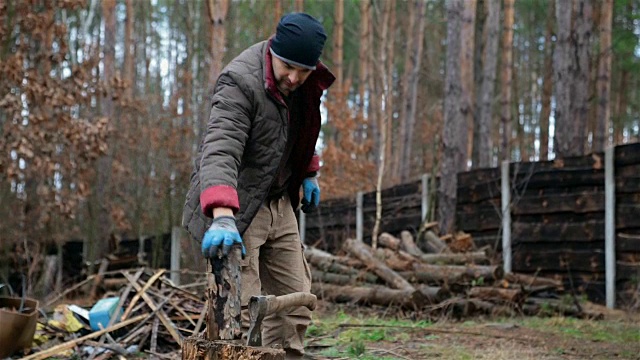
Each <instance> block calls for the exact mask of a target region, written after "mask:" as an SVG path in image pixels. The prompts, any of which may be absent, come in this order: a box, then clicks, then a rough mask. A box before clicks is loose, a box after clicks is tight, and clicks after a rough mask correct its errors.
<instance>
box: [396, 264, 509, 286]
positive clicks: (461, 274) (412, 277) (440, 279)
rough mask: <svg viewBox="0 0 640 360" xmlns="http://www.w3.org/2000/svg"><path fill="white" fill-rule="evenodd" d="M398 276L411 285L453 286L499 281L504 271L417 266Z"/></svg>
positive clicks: (479, 267) (495, 268) (499, 269)
mask: <svg viewBox="0 0 640 360" xmlns="http://www.w3.org/2000/svg"><path fill="white" fill-rule="evenodd" d="M400 275H401V276H402V277H403V278H405V279H407V280H409V281H410V282H412V283H413V282H419V283H430V284H432V283H438V284H441V283H446V284H453V283H459V282H465V281H471V280H477V279H480V278H483V279H484V281H491V280H499V279H502V277H503V276H504V270H502V267H500V266H482V265H477V266H476V265H469V266H460V265H427V264H417V265H415V266H414V269H413V270H411V271H403V272H400Z"/></svg>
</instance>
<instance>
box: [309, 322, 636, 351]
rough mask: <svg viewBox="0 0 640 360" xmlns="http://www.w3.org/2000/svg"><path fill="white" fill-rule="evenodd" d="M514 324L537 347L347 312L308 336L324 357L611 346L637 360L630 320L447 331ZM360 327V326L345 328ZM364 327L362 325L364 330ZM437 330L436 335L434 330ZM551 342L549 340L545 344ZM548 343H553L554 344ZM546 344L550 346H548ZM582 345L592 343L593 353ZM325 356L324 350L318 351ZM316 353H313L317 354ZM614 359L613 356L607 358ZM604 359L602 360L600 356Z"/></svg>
mask: <svg viewBox="0 0 640 360" xmlns="http://www.w3.org/2000/svg"><path fill="white" fill-rule="evenodd" d="M496 322H498V323H511V324H515V325H517V326H518V327H519V331H524V332H525V333H526V331H529V332H528V333H526V334H527V335H525V334H523V333H520V335H518V336H524V337H526V336H529V335H533V336H534V337H536V338H537V341H535V342H533V343H527V342H526V341H525V342H518V341H512V340H508V339H507V337H509V336H511V334H508V333H507V332H505V333H504V334H505V336H506V337H505V338H492V337H482V336H471V337H469V336H464V335H463V336H459V335H455V334H454V335H451V334H441V333H438V332H436V331H435V329H442V328H443V324H442V323H438V324H437V326H436V325H434V324H433V323H431V322H430V321H425V320H420V321H412V320H405V319H397V318H383V317H380V316H376V315H368V314H358V315H349V314H347V313H345V312H344V311H338V312H336V313H330V314H322V315H320V317H318V318H316V319H314V321H313V323H312V325H311V326H310V327H309V329H308V331H307V339H308V340H309V345H314V344H315V345H320V346H321V347H322V348H324V350H322V351H321V352H320V355H323V356H326V357H328V358H343V359H346V358H348V359H364V360H368V359H370V360H374V359H375V360H385V359H406V358H412V359H413V358H419V359H430V358H440V359H454V360H456V359H458V360H467V359H468V360H471V359H491V360H500V359H505V360H506V359H518V360H534V359H536V360H538V359H557V358H558V357H561V358H562V357H564V356H576V353H578V354H597V353H602V352H601V351H600V350H596V349H598V348H599V347H600V346H605V347H607V349H608V350H609V353H606V352H605V353H604V354H605V355H606V354H612V351H614V350H611V349H612V348H613V349H616V350H617V351H618V352H617V354H618V355H617V356H619V358H634V356H637V353H638V347H637V346H635V345H634V344H640V326H638V325H637V324H634V323H633V322H630V321H613V320H609V321H594V320H581V319H576V318H565V317H549V318H540V317H517V318H493V319H489V320H483V319H479V318H474V319H470V320H467V321H464V322H451V323H446V324H445V327H444V328H448V329H454V330H453V331H455V329H457V330H459V331H468V332H472V333H482V332H483V331H484V329H486V325H487V324H488V323H496ZM345 325H356V326H345ZM358 325H359V326H358ZM376 325H377V326H379V327H377V326H376ZM430 328H433V329H434V331H433V332H430V331H429V329H430ZM544 339H547V340H544ZM547 341H551V343H550V344H548V343H547ZM545 344H546V345H545ZM576 344H591V346H589V347H588V348H583V347H580V346H578V345H576ZM318 351H319V350H318ZM312 352H313V351H312ZM606 356H609V355H606ZM595 358H602V357H597V356H596V357H595Z"/></svg>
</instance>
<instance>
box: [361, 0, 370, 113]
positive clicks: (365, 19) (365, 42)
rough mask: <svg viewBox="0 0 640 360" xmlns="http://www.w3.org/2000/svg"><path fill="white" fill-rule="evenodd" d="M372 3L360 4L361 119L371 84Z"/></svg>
mask: <svg viewBox="0 0 640 360" xmlns="http://www.w3.org/2000/svg"><path fill="white" fill-rule="evenodd" d="M370 14H371V2H370V1H367V0H364V1H361V2H360V41H359V49H358V63H359V71H358V97H359V104H358V108H359V111H360V117H361V118H362V119H364V118H365V109H366V106H365V100H364V98H365V94H366V89H367V84H368V83H369V71H368V70H369V45H370V42H369V37H370V36H369V35H370V33H371V29H370V28H369V23H370V21H369V17H370V16H371V15H370Z"/></svg>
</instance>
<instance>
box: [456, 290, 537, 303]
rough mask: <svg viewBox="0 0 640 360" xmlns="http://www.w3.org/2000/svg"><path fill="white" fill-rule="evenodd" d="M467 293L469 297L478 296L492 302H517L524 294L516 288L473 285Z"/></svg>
mask: <svg viewBox="0 0 640 360" xmlns="http://www.w3.org/2000/svg"><path fill="white" fill-rule="evenodd" d="M467 295H469V297H471V298H478V299H481V300H487V301H493V302H496V301H498V302H500V301H506V302H511V303H519V302H520V301H522V300H523V299H524V294H523V293H522V291H520V290H518V289H504V288H499V287H491V286H474V287H472V288H471V289H469V292H468V293H467Z"/></svg>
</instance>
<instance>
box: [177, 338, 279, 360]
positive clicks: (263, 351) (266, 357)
mask: <svg viewBox="0 0 640 360" xmlns="http://www.w3.org/2000/svg"><path fill="white" fill-rule="evenodd" d="M285 354H286V353H285V351H284V350H282V349H273V348H266V347H252V346H245V345H240V344H234V343H231V342H227V341H207V340H204V339H200V338H197V337H190V338H188V339H185V341H184V343H183V344H182V359H183V360H218V359H246V360H284V358H285Z"/></svg>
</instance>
